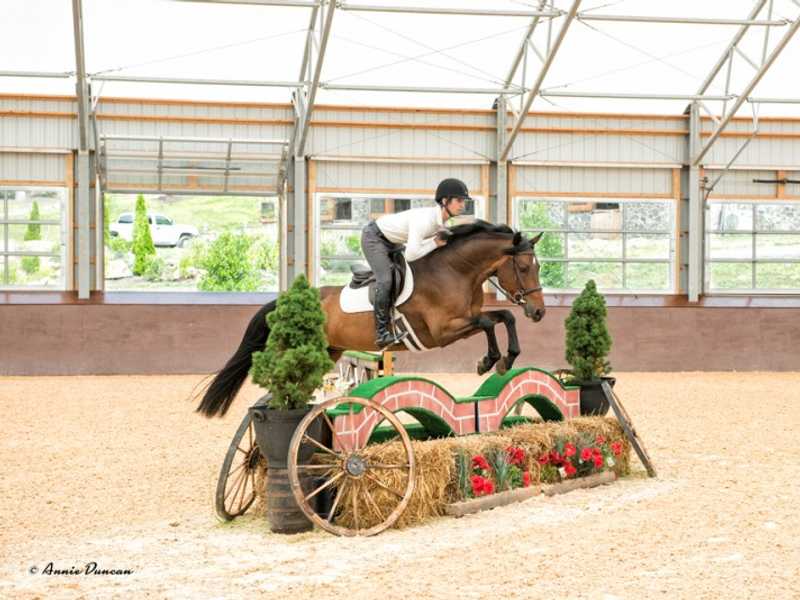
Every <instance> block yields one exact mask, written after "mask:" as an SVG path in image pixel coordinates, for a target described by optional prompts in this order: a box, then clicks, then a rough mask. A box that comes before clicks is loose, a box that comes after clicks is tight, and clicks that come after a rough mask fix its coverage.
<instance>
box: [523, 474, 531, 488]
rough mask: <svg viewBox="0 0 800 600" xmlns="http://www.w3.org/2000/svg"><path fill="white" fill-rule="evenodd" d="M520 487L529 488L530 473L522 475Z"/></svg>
mask: <svg viewBox="0 0 800 600" xmlns="http://www.w3.org/2000/svg"><path fill="white" fill-rule="evenodd" d="M522 485H523V486H524V487H530V485H531V472H530V471H525V472H524V473H523V474H522Z"/></svg>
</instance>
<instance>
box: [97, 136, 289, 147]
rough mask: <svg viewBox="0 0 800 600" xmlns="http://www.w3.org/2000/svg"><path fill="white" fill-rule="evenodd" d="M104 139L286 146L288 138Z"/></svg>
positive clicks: (125, 137)
mask: <svg viewBox="0 0 800 600" xmlns="http://www.w3.org/2000/svg"><path fill="white" fill-rule="evenodd" d="M100 139H101V140H103V141H115V140H127V141H132V142H159V141H164V142H191V143H198V144H228V143H231V144H260V145H265V146H285V145H286V144H287V143H288V142H287V141H286V140H267V139H263V140H262V139H252V140H250V139H247V138H204V137H177V136H160V135H116V134H114V135H101V136H100Z"/></svg>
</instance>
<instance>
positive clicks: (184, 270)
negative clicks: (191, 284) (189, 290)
mask: <svg viewBox="0 0 800 600" xmlns="http://www.w3.org/2000/svg"><path fill="white" fill-rule="evenodd" d="M193 268H194V263H193V262H192V255H191V254H184V255H183V256H181V259H180V261H178V277H180V278H181V279H189V278H190V277H191V276H192V269H193Z"/></svg>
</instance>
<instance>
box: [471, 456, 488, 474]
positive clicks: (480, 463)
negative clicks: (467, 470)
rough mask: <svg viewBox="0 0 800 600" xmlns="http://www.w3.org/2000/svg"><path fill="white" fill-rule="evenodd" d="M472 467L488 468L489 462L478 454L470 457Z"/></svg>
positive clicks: (486, 469) (485, 469)
mask: <svg viewBox="0 0 800 600" xmlns="http://www.w3.org/2000/svg"><path fill="white" fill-rule="evenodd" d="M472 467H473V468H475V469H481V470H483V471H488V470H489V463H488V462H486V459H485V458H484V457H483V456H481V455H480V454H478V455H477V456H473V457H472Z"/></svg>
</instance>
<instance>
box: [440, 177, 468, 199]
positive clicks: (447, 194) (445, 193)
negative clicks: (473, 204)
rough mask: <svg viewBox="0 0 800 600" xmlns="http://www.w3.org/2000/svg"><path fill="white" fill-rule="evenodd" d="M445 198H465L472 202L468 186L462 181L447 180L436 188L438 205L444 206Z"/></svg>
mask: <svg viewBox="0 0 800 600" xmlns="http://www.w3.org/2000/svg"><path fill="white" fill-rule="evenodd" d="M445 198H464V199H465V200H472V198H470V196H469V191H468V190H467V185H466V184H465V183H464V182H463V181H461V180H460V179H453V178H450V179H445V180H443V181H442V182H441V183H440V184H439V187H437V188H436V203H437V204H442V201H443V200H444V199H445Z"/></svg>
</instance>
